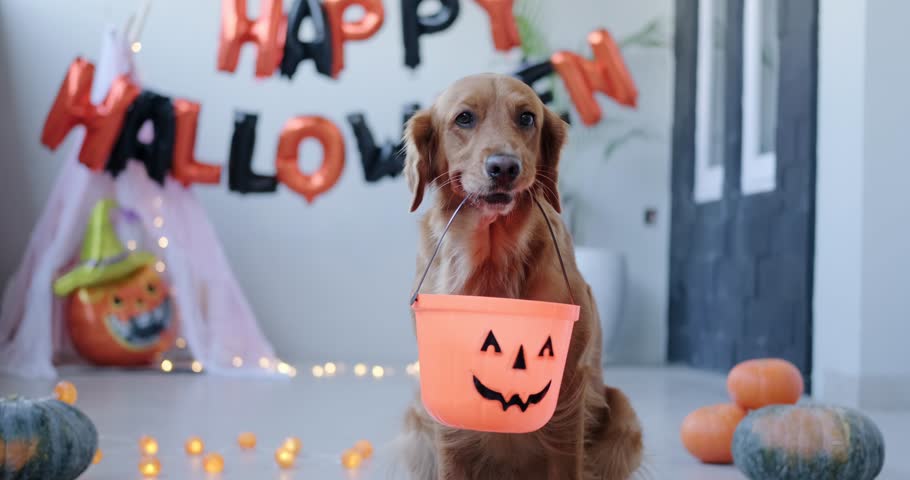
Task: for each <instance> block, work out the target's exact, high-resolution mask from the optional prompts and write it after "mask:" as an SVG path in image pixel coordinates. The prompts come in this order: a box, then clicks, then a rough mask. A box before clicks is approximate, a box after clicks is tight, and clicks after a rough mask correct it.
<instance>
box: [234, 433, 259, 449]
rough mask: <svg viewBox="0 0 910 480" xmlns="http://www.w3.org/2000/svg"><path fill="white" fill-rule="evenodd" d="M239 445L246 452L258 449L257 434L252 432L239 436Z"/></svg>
mask: <svg viewBox="0 0 910 480" xmlns="http://www.w3.org/2000/svg"><path fill="white" fill-rule="evenodd" d="M237 444H238V445H240V448H242V449H244V450H252V449H254V448H256V434H255V433H252V432H243V433H241V434H240V435H237Z"/></svg>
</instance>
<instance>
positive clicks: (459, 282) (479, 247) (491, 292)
mask: <svg viewBox="0 0 910 480" xmlns="http://www.w3.org/2000/svg"><path fill="white" fill-rule="evenodd" d="M525 216H527V212H524V211H520V212H514V213H513V214H512V215H510V216H509V217H502V218H497V219H495V220H493V221H488V220H485V219H482V218H478V216H477V215H476V214H474V213H473V212H465V214H463V215H462V216H461V217H459V218H457V219H456V220H455V222H454V223H453V225H452V227H451V229H450V230H449V233H448V235H447V236H446V239H445V240H444V241H443V243H442V246H441V248H440V252H439V255H438V256H437V258H436V261H435V262H434V265H433V267H432V268H431V270H430V274H429V275H428V277H427V284H426V285H427V288H426V289H425V290H424V291H425V292H428V293H430V292H432V293H441V294H455V295H476V296H486V297H503V298H524V299H530V298H527V295H528V290H529V289H528V280H529V277H530V275H531V273H532V271H533V264H534V261H535V259H533V258H531V257H532V255H531V253H532V251H533V250H534V249H533V248H532V247H533V243H534V240H533V239H534V237H535V235H534V229H535V228H538V224H537V222H531V221H528V219H526V218H519V217H525ZM430 224H435V225H439V224H440V223H439V222H426V223H425V224H424V228H425V229H426V230H427V233H428V234H429V235H426V236H425V237H424V238H426V239H428V242H433V244H432V245H424V246H423V247H424V248H423V251H424V252H426V254H425V255H422V257H423V258H422V259H421V260H422V261H423V262H426V261H428V260H429V255H430V254H431V253H432V249H433V248H435V242H438V241H439V236H440V235H442V231H441V230H440V231H434V230H431V227H430V226H429V225H430ZM442 225H444V223H442Z"/></svg>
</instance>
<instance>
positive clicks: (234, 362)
mask: <svg viewBox="0 0 910 480" xmlns="http://www.w3.org/2000/svg"><path fill="white" fill-rule="evenodd" d="M231 365H233V366H234V368H240V367H242V366H243V359H242V358H240V357H234V358H233V359H231Z"/></svg>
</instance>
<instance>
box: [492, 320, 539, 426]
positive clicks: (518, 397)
mask: <svg viewBox="0 0 910 480" xmlns="http://www.w3.org/2000/svg"><path fill="white" fill-rule="evenodd" d="M491 350H492V352H491ZM480 351H481V352H485V353H492V354H493V355H502V347H500V346H499V342H498V341H497V340H496V335H494V334H493V331H492V330H490V333H488V334H487V336H486V339H485V340H484V341H483V346H481V347H480ZM537 357H538V358H539V359H541V360H542V361H546V359H548V358H550V359H552V358H553V339H552V338H551V337H547V341H546V342H544V344H543V346H542V347H540V352H539V353H538V354H537ZM512 369H513V370H527V369H528V361H527V359H526V358H525V347H524V345H519V346H518V353H516V354H515V361H514V362H512ZM552 383H553V380H552V379H550V380H548V381H547V384H546V385H544V386H543V388H541V389H540V390H539V391H536V392H534V393H531V392H526V393H525V399H524V400H522V393H521V392H516V393H513V394H512V396H511V397H509V399H508V400H506V396H505V395H503V393H502V392H501V391H499V390H494V389H492V388H490V387H488V386H486V385H484V383H483V382H482V381H480V379H479V378H477V376H476V375H474V388H475V389H476V390H477V393H479V394H480V396H481V397H483V398H485V399H487V400H493V401H497V402H499V403H500V404H501V405H502V410H503V411H506V410H508V409H509V407H512V406H516V407H518V408H519V409H521V411H522V412H524V411H525V410H527V409H528V407H530V406H531V405H536V404H538V403H540V402H541V401H542V400H543V399H544V397H546V395H547V392H548V391H549V390H550V385H552Z"/></svg>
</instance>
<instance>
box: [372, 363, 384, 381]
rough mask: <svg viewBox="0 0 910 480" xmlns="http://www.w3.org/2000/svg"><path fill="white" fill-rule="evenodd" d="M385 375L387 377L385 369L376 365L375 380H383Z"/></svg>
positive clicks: (374, 368) (374, 369)
mask: <svg viewBox="0 0 910 480" xmlns="http://www.w3.org/2000/svg"><path fill="white" fill-rule="evenodd" d="M383 375H385V369H384V368H382V367H380V366H379V365H376V366H374V367H373V377H374V378H382V376H383Z"/></svg>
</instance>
